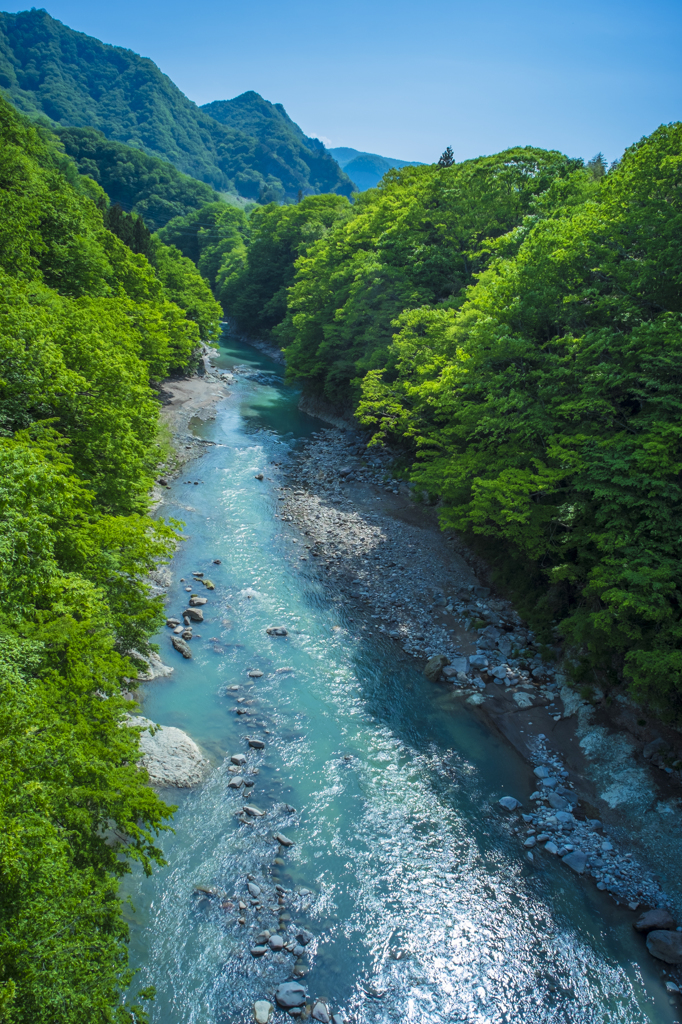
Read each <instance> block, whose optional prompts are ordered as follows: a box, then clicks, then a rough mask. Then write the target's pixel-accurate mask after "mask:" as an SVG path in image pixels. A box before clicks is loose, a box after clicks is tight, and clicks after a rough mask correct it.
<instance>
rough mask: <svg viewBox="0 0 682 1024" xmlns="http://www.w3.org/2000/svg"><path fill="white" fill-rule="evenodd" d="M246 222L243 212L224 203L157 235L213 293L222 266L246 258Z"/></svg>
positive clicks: (174, 222) (172, 224) (170, 225)
mask: <svg viewBox="0 0 682 1024" xmlns="http://www.w3.org/2000/svg"><path fill="white" fill-rule="evenodd" d="M248 236H249V221H248V220H247V218H246V215H245V213H244V211H243V210H240V209H238V208H237V207H236V206H228V205H227V204H226V203H210V204H209V205H208V206H204V207H202V209H201V210H196V211H193V212H192V213H188V214H187V215H186V216H185V217H176V218H175V219H174V220H172V221H170V222H169V223H168V224H166V226H165V228H162V229H161V231H159V232H158V237H159V238H160V239H161V241H162V242H164V243H165V244H166V245H171V246H176V248H177V249H179V250H180V252H181V253H182V254H183V255H184V256H186V257H187V258H188V259H189V260H191V261H192V263H193V264H196V266H197V267H198V268H199V270H200V272H201V274H202V275H203V277H204V278H205V280H206V281H208V283H209V285H210V286H211V288H212V289H213V291H214V293H215V291H216V279H217V277H218V273H219V271H220V269H221V267H222V266H223V264H225V265H227V266H232V265H233V262H234V261H235V260H236V261H237V263H238V264H239V263H240V262H241V261H242V260H243V259H244V255H245V251H246V249H245V246H246V244H247V241H248Z"/></svg>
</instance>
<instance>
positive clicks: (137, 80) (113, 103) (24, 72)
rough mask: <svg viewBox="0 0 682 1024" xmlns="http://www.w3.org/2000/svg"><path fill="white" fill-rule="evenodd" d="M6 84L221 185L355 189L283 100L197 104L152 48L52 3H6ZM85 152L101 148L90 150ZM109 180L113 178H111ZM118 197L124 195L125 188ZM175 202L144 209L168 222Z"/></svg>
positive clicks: (2, 56)
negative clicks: (12, 7)
mask: <svg viewBox="0 0 682 1024" xmlns="http://www.w3.org/2000/svg"><path fill="white" fill-rule="evenodd" d="M0 90H2V92H3V94H4V95H5V97H6V98H7V99H9V100H10V101H11V102H12V103H13V104H14V105H15V106H16V107H17V108H18V109H19V110H20V111H21V112H22V113H25V114H27V115H28V116H29V117H31V118H32V119H36V120H38V121H39V122H41V123H44V124H46V125H48V126H49V127H56V126H61V127H63V128H90V129H96V130H97V131H98V132H101V133H102V134H104V136H105V137H106V138H107V139H109V140H111V141H112V142H114V143H116V142H118V143H122V144H124V145H125V146H128V147H131V148H134V149H136V150H138V151H141V152H142V153H146V154H147V155H148V156H150V157H153V158H156V159H157V160H158V159H160V160H161V161H163V162H169V163H171V164H173V165H174V166H175V167H176V168H177V169H178V170H179V171H182V172H184V174H186V175H191V176H192V177H193V178H197V179H198V180H199V181H200V182H203V183H206V184H207V185H208V186H210V187H211V188H212V189H215V190H217V191H219V192H228V193H234V194H235V195H238V196H242V197H244V198H245V199H248V200H252V201H255V202H261V203H268V202H271V201H276V202H281V201H288V202H293V201H295V200H296V197H297V195H298V193H299V191H300V192H302V194H303V195H310V194H317V193H323V192H337V193H339V194H342V195H347V196H350V195H351V193H352V192H353V190H354V185H353V182H352V181H351V179H350V178H349V177H348V175H347V174H345V173H344V172H343V171H342V170H341V168H340V167H339V165H338V163H337V162H336V160H335V159H334V158H333V157H332V156H331V155H330V154H329V153H328V152H327V151H326V150H325V148H324V146H323V145H322V143H321V142H320V141H319V140H318V139H312V138H308V137H307V136H306V135H304V133H303V132H302V131H301V129H300V128H299V127H298V125H296V124H294V122H293V121H292V120H291V119H290V118H289V117H288V116H287V114H286V111H285V110H284V108H283V107H282V106H281V104H273V103H269V102H268V101H267V100H264V99H263V98H262V97H261V96H259V95H258V93H256V92H246V93H243V94H242V95H241V96H237V97H236V98H235V99H233V100H226V101H219V102H217V103H214V104H208V105H207V106H206V107H198V106H197V105H196V103H193V102H192V101H191V100H189V99H188V98H187V97H186V96H185V95H184V93H182V92H181V90H180V89H179V88H178V87H177V86H176V85H175V84H174V83H173V82H172V81H171V80H170V78H168V76H167V75H164V74H163V73H162V72H161V71H160V70H159V68H158V67H157V66H156V64H154V62H153V61H151V60H149V58H147V57H140V56H139V55H138V54H136V53H133V51H132V50H126V49H124V48H123V47H121V46H110V45H108V44H106V43H103V42H101V41H100V40H99V39H94V38H93V37H92V36H87V35H85V34H84V33H83V32H75V31H74V30H73V29H71V28H68V27H67V26H66V25H64V24H62V22H61V21H57V19H56V18H51V17H50V15H49V14H48V13H47V11H44V10H36V9H35V8H33V9H32V10H30V11H22V12H20V13H19V14H7V13H2V12H0ZM68 145H75V146H85V148H86V149H87V148H92V147H93V145H94V146H96V145H97V143H96V141H95V137H93V136H79V135H77V134H76V135H73V134H72V135H70V138H69V142H68ZM73 155H74V156H75V155H76V154H75V153H74V154H73ZM102 155H103V157H104V162H105V163H106V165H107V168H109V167H110V166H111V165H112V164H116V163H121V159H120V155H121V154H120V150H119V151H116V149H111V148H110V149H107V150H106V151H105V152H104V153H103V154H102ZM83 159H86V160H92V159H93V156H92V155H91V154H89V153H87V152H86V153H84V154H83ZM95 159H97V158H95ZM132 160H133V161H134V162H135V163H138V164H139V168H140V171H144V172H145V173H146V174H147V175H148V176H149V177H150V179H153V177H154V175H155V174H161V175H162V176H163V175H164V174H165V175H166V178H167V177H168V171H167V170H166V171H164V170H163V169H161V168H159V167H158V164H157V165H154V164H144V163H140V162H139V161H138V160H137V159H136V158H135V157H132ZM95 176H96V175H95ZM128 178H129V169H126V168H123V169H121V168H116V167H114V168H113V175H112V177H111V179H110V181H109V184H111V185H114V184H115V185H116V187H117V188H123V189H125V187H126V182H127V179H128ZM149 183H150V184H151V185H153V184H154V182H153V180H150V182H149ZM101 184H102V185H103V187H105V188H106V184H105V180H104V179H102V181H101ZM172 186H173V187H172V190H171V191H172V192H173V195H172V196H170V197H168V198H169V201H170V202H178V201H182V198H181V197H182V196H184V198H185V201H186V205H187V206H189V207H190V208H191V207H192V206H193V203H191V202H190V203H188V202H187V199H189V194H188V186H187V183H186V182H185V185H184V187H183V186H181V184H180V182H179V181H177V180H175V181H174V182H172ZM155 194H156V193H155V192H154V190H152V192H151V195H150V197H149V198H150V199H152V200H153V198H154V196H155ZM194 194H195V195H196V194H197V193H196V188H195V193H194ZM112 198H113V195H112ZM115 201H116V200H115ZM118 201H120V202H121V203H122V205H123V203H124V200H123V197H122V196H119V197H118ZM167 210H168V208H167V207H165V206H163V205H161V206H160V207H159V205H158V204H157V203H155V202H153V201H152V202H151V203H150V204H149V206H147V207H145V208H144V209H140V210H139V211H138V212H141V213H142V214H143V215H144V216H148V217H149V220H150V223H151V222H152V221H154V222H155V223H157V224H160V223H161V220H163V217H164V215H165V212H166V211H167ZM180 212H183V211H180V210H177V209H176V210H174V211H173V214H174V215H177V214H179V213H180ZM159 215H161V217H159ZM165 219H168V218H167V217H165Z"/></svg>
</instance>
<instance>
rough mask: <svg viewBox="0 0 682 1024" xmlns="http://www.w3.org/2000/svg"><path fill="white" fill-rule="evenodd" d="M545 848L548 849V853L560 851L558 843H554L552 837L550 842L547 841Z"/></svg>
mask: <svg viewBox="0 0 682 1024" xmlns="http://www.w3.org/2000/svg"><path fill="white" fill-rule="evenodd" d="M545 849H546V850H547V853H554V854H557V853H558V852H559V847H558V846H557V844H556V843H553V842H552V840H551V839H550V841H549V842H548V843H545Z"/></svg>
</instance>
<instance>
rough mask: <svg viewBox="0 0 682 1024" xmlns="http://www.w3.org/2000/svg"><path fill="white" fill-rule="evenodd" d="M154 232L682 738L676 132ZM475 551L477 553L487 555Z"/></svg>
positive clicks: (502, 156)
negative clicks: (395, 456)
mask: <svg viewBox="0 0 682 1024" xmlns="http://www.w3.org/2000/svg"><path fill="white" fill-rule="evenodd" d="M444 156H445V159H443V160H441V162H440V163H439V164H433V165H430V166H419V167H409V166H408V167H404V168H401V169H397V170H391V171H389V172H388V173H387V174H386V175H385V177H384V178H383V180H382V182H381V184H380V186H379V187H378V188H376V189H371V190H369V191H367V192H364V193H362V194H361V195H358V196H356V197H355V199H354V201H353V203H352V204H351V203H349V202H348V200H346V199H345V198H344V197H340V196H311V197H307V198H305V199H303V200H302V201H301V202H300V203H298V204H295V205H289V206H278V205H275V204H270V205H268V206H265V207H262V208H259V209H257V210H255V211H254V212H253V213H251V215H250V216H248V217H247V216H245V215H244V214H243V213H242V212H241V211H237V210H229V211H223V210H222V209H221V208H220V207H219V206H217V205H215V204H213V205H212V206H207V207H205V208H204V210H203V211H198V212H190V213H188V214H187V215H186V216H185V217H182V218H176V219H174V220H172V221H170V222H169V223H168V224H167V225H166V226H165V228H163V229H162V230H161V232H160V233H159V237H161V238H162V239H163V240H164V241H166V242H167V243H170V244H172V245H174V246H176V247H177V248H178V249H180V250H181V251H182V252H183V253H184V254H185V255H186V256H188V257H189V258H190V259H192V260H193V261H194V262H195V263H196V264H197V266H198V267H199V269H200V270H201V272H202V274H203V275H204V276H205V277H206V279H207V281H208V282H209V283H210V285H211V288H212V290H213V293H214V295H215V296H216V298H217V299H218V300H219V301H220V302H221V304H222V306H223V309H224V312H225V314H226V316H228V317H230V318H231V320H232V321H233V323H234V325H235V327H236V329H237V330H238V331H239V332H241V333H242V334H244V335H247V336H252V337H260V338H264V339H266V340H268V341H270V342H271V343H274V344H277V345H279V346H280V347H281V348H283V349H284V352H285V355H286V362H287V375H288V379H289V380H290V381H292V382H298V383H300V384H301V385H302V386H303V388H304V390H305V391H306V392H308V393H311V394H314V395H316V396H317V397H319V398H322V399H323V400H325V401H326V402H327V403H329V404H330V405H331V406H333V407H334V408H335V409H336V411H338V412H341V413H355V414H356V415H357V417H358V419H359V421H360V423H361V424H363V425H364V426H365V427H366V428H368V429H369V430H370V431H371V432H372V435H373V440H374V442H375V443H381V442H383V441H387V442H389V443H391V445H393V446H394V447H395V446H397V447H398V449H399V450H400V451H401V452H402V458H403V460H404V465H405V472H406V473H407V475H408V476H409V478H410V479H411V481H412V483H413V484H414V486H415V493H416V494H417V495H421V496H422V497H423V498H424V499H425V500H428V501H429V502H431V503H436V502H437V503H438V505H439V515H440V520H441V524H442V526H443V528H444V529H454V530H456V531H458V532H460V533H461V534H462V535H464V536H466V537H468V539H469V543H471V544H472V546H473V547H475V548H478V549H480V550H483V551H484V552H485V554H486V557H487V558H488V559H489V561H491V562H492V564H493V567H494V570H495V573H496V579H497V582H498V584H499V585H500V586H502V587H503V588H506V589H507V590H508V592H509V593H510V594H511V595H512V596H513V598H514V600H515V601H516V602H517V605H518V606H519V607H520V608H521V609H522V611H523V612H524V614H525V615H526V616H527V617H528V618H529V619H530V621H532V623H533V624H534V626H535V628H536V629H537V630H538V632H539V635H541V636H542V637H543V639H544V640H545V642H547V643H551V642H552V641H555V640H557V639H561V640H562V641H563V642H564V643H565V644H567V645H568V648H569V650H570V651H571V652H572V654H573V660H574V674H575V678H576V680H577V681H579V682H582V683H583V684H587V685H588V686H589V684H598V685H604V684H613V685H621V684H622V683H623V682H625V683H626V684H627V685H628V687H629V690H630V692H631V693H632V694H633V695H634V696H635V697H636V698H637V699H639V700H641V701H643V702H644V703H646V704H648V705H650V706H652V707H654V708H655V709H656V710H657V711H658V712H659V713H661V714H664V715H666V716H667V717H669V718H672V719H674V720H676V721H680V720H682V608H681V606H680V592H681V590H682V580H681V578H680V569H679V565H680V556H681V555H682V546H681V544H680V541H679V539H678V534H677V522H678V518H679V513H680V508H679V503H680V500H681V498H682V493H681V492H680V486H679V479H678V476H679V471H680V469H679V467H680V453H681V452H682V447H681V441H680V426H679V424H680V411H681V408H682V406H681V403H682V376H681V374H682V322H681V320H680V315H681V313H682V249H681V248H680V242H679V238H680V228H681V227H682V126H681V125H679V124H676V125H671V126H667V127H661V128H660V129H658V131H656V132H655V133H654V134H653V135H652V136H650V137H649V138H646V139H643V140H642V141H641V142H639V143H638V144H636V145H634V146H633V147H631V148H630V149H629V150H628V151H627V152H626V153H625V154H624V156H623V158H622V159H621V160H620V161H619V162H618V163H617V164H616V165H614V166H613V167H612V168H611V169H610V170H609V169H607V167H606V165H605V163H604V161H603V158H601V156H598V157H596V158H595V159H594V160H593V161H590V162H589V164H587V165H584V163H583V161H582V160H574V159H569V158H568V157H566V156H564V155H562V154H561V153H558V152H547V151H544V150H538V149H532V148H528V147H526V148H520V149H511V150H506V151H505V152H502V153H499V154H497V155H496V156H491V157H481V158H479V159H475V160H468V161H464V162H463V163H459V164H458V163H454V162H453V161H452V159H451V158H450V157H449V156H447V154H444ZM482 545H483V546H482Z"/></svg>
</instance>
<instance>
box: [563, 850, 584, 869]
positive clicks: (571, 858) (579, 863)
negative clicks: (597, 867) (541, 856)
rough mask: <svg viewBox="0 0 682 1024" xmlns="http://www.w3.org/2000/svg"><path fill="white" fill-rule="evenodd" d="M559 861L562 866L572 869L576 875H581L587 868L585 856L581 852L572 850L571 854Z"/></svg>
mask: <svg viewBox="0 0 682 1024" xmlns="http://www.w3.org/2000/svg"><path fill="white" fill-rule="evenodd" d="M561 859H562V861H563V862H564V864H567V865H568V866H569V868H572V869H573V871H575V873H576V874H577V875H582V874H583V872H584V871H585V868H586V867H587V854H586V853H583V852H582V850H573V852H572V853H567V854H566V856H565V857H562V858H561Z"/></svg>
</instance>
